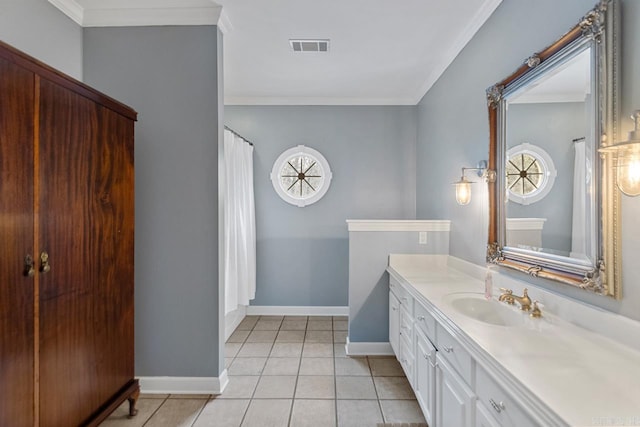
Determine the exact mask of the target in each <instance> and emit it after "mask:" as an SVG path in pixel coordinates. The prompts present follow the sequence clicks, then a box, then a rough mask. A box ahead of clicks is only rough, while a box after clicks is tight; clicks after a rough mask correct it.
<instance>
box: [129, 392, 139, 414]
mask: <svg viewBox="0 0 640 427" xmlns="http://www.w3.org/2000/svg"><path fill="white" fill-rule="evenodd" d="M139 397H140V387H138V388H136V390H135V391H134V392H133V393H131V396H129V398H128V399H127V400H128V401H129V417H135V416H136V414H137V413H138V409H136V403H138V398H139Z"/></svg>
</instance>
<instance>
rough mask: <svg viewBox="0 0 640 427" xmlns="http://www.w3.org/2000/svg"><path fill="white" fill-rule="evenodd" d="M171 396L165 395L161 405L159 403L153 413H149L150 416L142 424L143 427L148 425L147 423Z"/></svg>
mask: <svg viewBox="0 0 640 427" xmlns="http://www.w3.org/2000/svg"><path fill="white" fill-rule="evenodd" d="M169 396H171V394H167V397H165V398H164V399H162V403H161V404H160V405H158V407H157V408H156V410H155V411H153V412H152V413H151V415H149V418H147V420H146V421H145V422H144V423H143V424H142V427H144V426H146V425H147V423H148V422H149V421H151V418H153V416H154V415H155V414H156V413H157V412H158V411H159V410H160V408H162V406H163V405H164V404H165V403H166V402H167V400H169Z"/></svg>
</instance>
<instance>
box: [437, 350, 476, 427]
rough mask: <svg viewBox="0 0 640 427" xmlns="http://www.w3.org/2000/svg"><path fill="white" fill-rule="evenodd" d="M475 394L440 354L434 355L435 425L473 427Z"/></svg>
mask: <svg viewBox="0 0 640 427" xmlns="http://www.w3.org/2000/svg"><path fill="white" fill-rule="evenodd" d="M474 403H475V394H474V393H473V391H472V390H471V388H469V386H468V385H467V382H466V381H465V380H463V379H462V378H461V377H460V376H459V375H458V374H457V373H456V372H455V370H454V369H453V368H452V367H451V365H449V364H448V363H447V362H446V361H445V359H444V358H443V357H442V356H441V353H439V352H438V353H437V355H436V408H435V417H436V422H435V425H436V427H451V426H457V427H473V415H474Z"/></svg>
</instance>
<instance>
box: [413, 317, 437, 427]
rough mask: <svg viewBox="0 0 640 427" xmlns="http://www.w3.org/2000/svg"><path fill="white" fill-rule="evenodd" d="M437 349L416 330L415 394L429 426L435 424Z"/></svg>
mask: <svg viewBox="0 0 640 427" xmlns="http://www.w3.org/2000/svg"><path fill="white" fill-rule="evenodd" d="M435 352H436V349H435V347H434V346H433V345H432V344H431V342H429V340H428V339H427V338H425V337H424V336H423V335H422V333H421V332H419V331H418V330H417V328H416V357H415V362H414V366H415V372H416V375H415V378H416V383H415V392H416V398H417V399H418V402H419V403H420V407H421V408H422V412H423V413H424V417H425V419H426V420H427V424H429V425H432V422H433V406H434V405H435V390H436V377H435V374H436V370H435V366H434V364H433V361H434V360H435Z"/></svg>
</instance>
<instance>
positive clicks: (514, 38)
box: [417, 0, 640, 319]
mask: <svg viewBox="0 0 640 427" xmlns="http://www.w3.org/2000/svg"><path fill="white" fill-rule="evenodd" d="M595 3H596V2H595V1H594V0H565V1H562V2H558V1H556V0H538V1H535V2H532V1H529V0H504V1H503V2H502V4H501V5H500V6H499V7H498V9H497V10H496V11H495V12H494V13H493V15H492V16H491V18H490V19H489V20H488V21H487V22H486V23H485V25H484V26H483V27H482V28H481V29H480V30H479V31H478V33H477V34H476V35H475V36H474V38H473V39H472V40H471V41H470V42H469V44H467V46H466V47H465V48H464V49H463V51H462V52H461V53H460V54H459V55H458V57H457V58H456V59H455V61H454V62H453V63H452V64H451V65H450V66H449V67H448V69H447V70H446V71H445V73H444V74H443V75H442V76H441V77H440V79H439V80H438V82H437V83H436V84H435V85H434V86H433V87H432V88H431V90H429V92H428V93H427V94H426V95H425V97H424V98H423V99H422V101H421V102H420V103H419V106H418V145H417V158H418V164H428V165H429V167H421V168H419V169H418V177H417V213H418V217H419V218H428V219H451V220H452V226H451V227H452V230H451V253H452V255H454V256H458V257H460V258H463V259H466V260H468V261H471V262H474V263H476V264H484V257H485V245H486V241H487V204H486V201H484V200H482V197H480V196H482V195H483V194H486V191H484V193H483V190H482V189H480V188H479V187H481V185H477V184H476V188H474V191H476V192H475V193H474V196H473V197H472V201H471V204H470V205H468V206H457V205H456V203H455V199H454V195H453V191H452V190H451V185H450V183H451V182H452V181H454V180H455V179H457V177H458V174H459V170H460V167H461V166H463V165H474V164H475V163H476V162H477V161H478V160H479V159H486V158H487V157H488V134H489V128H488V123H487V107H486V99H485V89H486V88H487V87H489V86H491V85H492V84H494V83H495V82H497V81H499V80H501V79H502V78H504V77H505V76H507V75H509V74H510V73H511V72H513V70H515V69H516V68H517V67H518V66H519V65H520V64H522V61H523V60H524V58H527V57H528V56H529V55H531V54H532V53H533V52H536V51H539V50H540V49H542V48H543V47H545V46H547V45H549V44H550V43H552V42H553V41H554V40H556V39H557V38H558V37H559V36H560V35H562V34H563V33H565V32H566V31H567V30H568V29H569V28H571V27H572V26H573V25H575V24H576V23H577V22H578V20H579V18H580V17H582V16H583V14H584V13H585V12H586V11H587V10H588V9H590V8H592V7H593V5H594V4H595ZM621 4H622V32H623V34H622V55H621V58H620V62H621V64H622V73H621V77H622V85H621V91H620V93H621V98H622V105H621V107H622V113H623V116H624V117H625V120H624V122H623V123H622V130H623V131H627V130H629V129H630V128H631V127H632V124H631V121H630V120H629V119H626V117H628V115H629V114H630V113H631V112H632V111H633V110H634V109H637V108H640V79H638V74H637V70H639V69H640V48H639V46H640V45H639V44H638V40H640V26H639V25H637V23H638V22H640V2H639V1H637V0H622V1H621ZM541 23H542V24H541ZM461 124H464V126H462V125H461ZM432 159H438V160H437V161H434V160H432ZM476 195H477V196H478V197H476ZM622 207H623V212H622V215H623V221H622V222H623V240H622V247H623V259H622V262H623V294H624V296H623V300H622V301H620V302H617V301H613V300H611V299H609V298H601V297H598V296H595V295H591V294H588V293H585V292H583V291H580V290H577V289H573V288H570V287H567V286H562V285H558V284H554V283H547V282H545V283H542V286H545V287H547V288H550V289H552V290H553V291H555V292H558V293H561V294H565V295H568V296H570V297H573V298H577V299H581V300H584V301H588V302H590V303H592V304H596V305H600V306H602V307H605V308H607V309H609V310H612V311H615V312H619V313H621V314H623V315H625V316H628V317H631V318H634V319H640V311H639V310H638V309H637V302H638V301H640V282H639V280H638V277H640V264H639V263H638V262H637V259H638V257H639V256H640V239H638V236H639V235H640V223H639V222H638V221H635V218H636V217H637V216H638V215H640V197H636V198H628V197H623V204H622Z"/></svg>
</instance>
